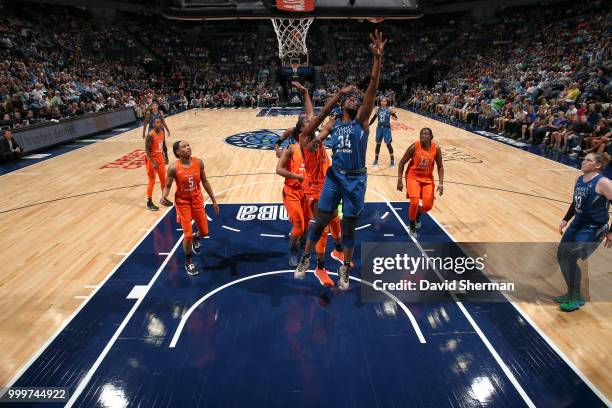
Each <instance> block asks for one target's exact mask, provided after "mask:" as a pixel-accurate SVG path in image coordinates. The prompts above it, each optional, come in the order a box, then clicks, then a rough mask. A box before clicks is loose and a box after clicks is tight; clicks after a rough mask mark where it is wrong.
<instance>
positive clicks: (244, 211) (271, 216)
mask: <svg viewBox="0 0 612 408" xmlns="http://www.w3.org/2000/svg"><path fill="white" fill-rule="evenodd" d="M236 219H237V220H238V221H253V220H254V219H258V220H260V221H275V220H277V219H279V220H284V221H289V217H288V216H287V209H285V206H284V205H261V206H258V205H241V206H240V209H239V210H238V215H236Z"/></svg>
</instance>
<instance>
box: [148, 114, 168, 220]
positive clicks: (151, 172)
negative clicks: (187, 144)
mask: <svg viewBox="0 0 612 408" xmlns="http://www.w3.org/2000/svg"><path fill="white" fill-rule="evenodd" d="M145 152H146V154H147V156H146V168H147V176H148V177H149V184H148V185H147V209H149V210H151V211H157V210H159V207H158V206H156V205H155V204H153V187H154V186H155V174H156V173H157V175H158V176H159V181H160V186H161V189H162V191H164V185H165V184H166V164H168V148H167V147H166V136H165V134H164V131H163V129H162V123H161V120H160V119H155V121H154V122H153V129H151V131H149V134H148V135H147V138H146V139H145Z"/></svg>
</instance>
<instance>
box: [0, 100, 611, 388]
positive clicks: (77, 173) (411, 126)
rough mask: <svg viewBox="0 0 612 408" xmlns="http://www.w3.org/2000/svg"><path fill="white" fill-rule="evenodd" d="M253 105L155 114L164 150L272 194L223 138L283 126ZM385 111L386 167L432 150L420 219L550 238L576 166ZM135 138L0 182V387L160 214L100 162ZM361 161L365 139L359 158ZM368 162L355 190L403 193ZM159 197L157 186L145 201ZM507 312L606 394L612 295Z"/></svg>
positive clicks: (502, 267)
mask: <svg viewBox="0 0 612 408" xmlns="http://www.w3.org/2000/svg"><path fill="white" fill-rule="evenodd" d="M256 113H257V111H256V110H251V109H245V110H233V109H231V110H199V111H187V112H183V113H181V114H178V115H175V116H172V117H170V118H168V119H167V122H168V124H169V126H170V129H171V134H170V137H169V139H168V142H169V144H172V143H173V142H174V141H176V140H178V139H184V140H187V141H189V142H190V143H191V146H192V149H193V152H194V155H195V156H197V157H200V158H203V159H204V163H205V166H206V172H207V174H208V177H209V178H210V182H211V185H212V187H213V189H214V191H215V192H221V191H223V190H225V189H229V188H230V187H232V186H236V185H243V184H250V185H248V186H245V187H242V188H240V189H232V190H229V191H227V192H225V193H222V194H220V195H219V196H218V201H219V202H220V203H252V202H281V201H282V200H281V195H280V192H281V188H282V182H283V181H282V179H281V178H280V177H279V176H277V175H276V174H275V166H276V160H277V159H276V157H275V155H274V152H273V151H264V150H255V149H252V150H249V149H245V148H238V147H235V146H231V145H229V144H227V143H226V142H225V138H226V137H228V136H230V135H233V134H237V133H240V132H247V131H252V130H256V129H280V128H287V127H290V126H293V125H294V123H295V120H296V118H295V117H291V116H289V117H282V116H277V117H271V116H268V117H256ZM398 113H399V121H400V122H401V123H402V124H404V125H406V126H407V127H408V128H405V130H401V129H400V130H395V131H394V132H393V137H394V143H393V144H394V148H395V152H396V157H397V161H399V158H400V157H401V155H402V154H403V152H404V151H405V149H406V148H407V147H408V145H409V144H410V143H412V142H413V141H414V140H416V138H417V136H418V130H419V129H420V128H422V127H425V126H427V127H430V128H432V129H433V132H434V135H435V140H436V141H437V142H438V143H440V145H441V147H442V150H443V152H444V155H445V163H444V165H445V170H446V183H445V194H444V196H443V197H442V198H440V199H437V200H436V202H435V205H434V209H433V210H432V213H431V214H432V215H433V216H434V217H435V218H436V219H437V220H438V222H439V223H440V224H441V225H442V226H443V227H444V228H445V229H446V230H447V232H448V233H449V234H450V235H451V236H452V237H453V238H454V239H455V240H457V241H459V242H474V243H487V242H558V240H559V238H560V237H559V234H558V232H557V226H558V224H559V221H560V219H561V218H562V216H563V215H564V214H565V211H566V209H567V206H568V205H569V201H570V198H571V195H572V188H573V183H574V181H575V179H576V177H577V176H578V175H579V174H580V172H579V171H578V170H576V169H571V168H569V167H567V166H565V165H562V164H559V163H557V162H554V161H551V160H548V159H545V158H543V157H539V156H536V155H533V154H530V153H527V152H523V151H521V150H519V149H516V148H514V147H511V146H507V145H504V144H501V143H499V142H496V141H493V140H489V139H486V138H484V137H481V136H478V135H475V134H473V133H470V132H467V131H464V130H461V129H457V128H455V127H452V126H449V125H446V124H443V123H439V122H437V121H434V120H431V119H428V118H425V117H423V116H420V115H416V114H414V113H411V112H407V111H403V110H399V112H398ZM141 134H142V129H141V128H139V129H135V130H131V131H129V132H125V133H122V134H120V135H118V136H116V137H113V138H110V139H107V140H104V141H101V142H98V143H95V144H92V145H89V146H87V147H84V148H81V149H78V150H75V151H72V152H70V153H67V154H64V155H62V156H59V157H56V158H53V159H50V160H47V161H43V162H41V163H38V164H35V165H33V166H30V167H27V168H25V169H22V170H19V171H16V172H13V173H10V174H7V175H5V176H2V177H0V246H1V247H2V255H1V257H0V265H1V267H0V268H1V271H2V272H1V273H0V310H2V311H3V312H2V314H1V315H0V349H2V350H3V353H2V354H1V355H0V383H2V384H5V383H7V382H8V381H9V380H10V379H11V378H12V377H13V376H14V375H15V373H16V372H17V371H18V370H19V369H20V368H21V367H22V366H23V365H24V364H25V363H26V362H27V361H28V360H29V359H30V358H31V357H32V355H33V354H34V353H36V351H37V350H38V349H39V348H40V347H41V346H42V345H43V344H44V343H45V342H46V341H47V340H48V339H49V338H50V336H52V335H53V333H54V332H55V331H56V330H57V329H58V328H59V327H60V325H61V324H62V323H63V322H64V321H65V320H66V319H67V318H69V317H70V316H71V315H72V314H73V313H74V312H75V310H76V309H77V308H78V307H79V305H80V304H82V302H85V301H86V298H87V296H89V295H90V293H91V292H92V291H93V290H94V289H95V287H96V285H97V284H99V283H100V282H101V281H102V280H103V279H104V277H105V276H106V275H108V274H109V272H111V271H112V270H113V268H114V267H115V266H116V265H117V263H118V262H119V261H120V260H121V259H122V257H123V256H124V255H123V254H125V253H126V252H128V251H129V249H130V248H131V247H132V246H133V245H134V244H135V243H137V242H138V241H139V240H140V239H141V238H142V237H143V236H144V235H145V234H147V232H148V230H149V229H150V228H151V227H152V226H153V225H154V224H155V223H156V221H157V220H158V219H159V218H160V217H161V216H162V214H163V211H159V212H157V213H155V212H150V211H147V210H146V209H145V202H146V200H145V196H146V193H145V192H146V175H145V170H144V167H140V168H136V169H124V168H121V167H116V168H103V167H104V166H105V165H107V164H108V163H111V162H113V161H115V160H117V159H119V158H121V157H123V156H125V155H127V154H129V153H130V152H133V151H135V150H138V149H142V148H143V141H142V139H141ZM373 155H374V140H373V137H371V138H370V146H369V148H368V162H369V163H371V161H372V159H373ZM381 162H382V164H383V165H381V166H380V167H377V168H370V169H369V178H368V189H369V190H370V191H375V192H378V193H379V194H382V195H383V196H385V197H386V198H387V199H389V200H391V201H399V200H404V199H405V195H404V193H400V192H398V191H397V190H396V189H395V186H396V174H397V173H396V172H397V169H396V168H389V166H388V165H387V164H388V153H387V152H386V150H385V148H384V147H383V149H382V152H381ZM258 182H266V183H258ZM253 183H258V184H253ZM159 197H160V190H159V188H158V187H157V186H156V189H155V191H154V200H156V201H157V200H158V199H159ZM366 199H367V200H371V201H379V200H380V196H379V195H376V194H374V193H371V192H370V193H368V195H367V197H366ZM402 215H403V216H404V217H406V214H402ZM479 245H482V244H479ZM601 250H602V248H600V249H599V250H598V251H601ZM549 255H550V254H549ZM518 259H524V254H520V253H514V254H512V253H509V254H508V260H510V261H507V262H506V263H504V262H500V263H498V264H497V265H492V267H493V268H494V270H495V275H496V277H502V278H504V277H505V278H512V277H513V276H514V277H516V275H513V271H514V269H515V268H514V267H513V266H516V263H514V260H518ZM522 278H524V279H530V277H524V276H523V277H522ZM531 278H532V279H533V284H534V286H537V287H538V289H539V290H540V291H541V292H544V293H550V294H551V295H555V294H557V293H562V291H563V289H564V286H563V283H562V279H561V276H560V274H559V276H555V277H547V278H546V279H542V278H541V277H538V276H534V277H531ZM518 306H519V307H520V308H521V309H522V310H523V311H524V312H525V313H526V314H527V315H528V316H529V317H530V318H531V320H533V322H535V323H536V324H537V326H538V327H539V328H540V329H541V330H542V331H543V332H544V333H545V334H546V335H547V336H548V337H549V338H550V339H551V340H552V341H553V342H554V343H555V345H556V346H557V347H558V348H559V349H560V350H561V351H562V352H563V353H564V354H565V355H567V356H568V357H569V359H570V360H571V361H572V362H573V363H574V364H575V365H576V366H577V367H578V368H579V369H580V370H581V371H582V372H583V373H584V374H585V375H586V376H587V377H588V378H589V379H590V380H591V381H592V382H593V383H594V384H595V385H596V386H597V387H598V388H599V389H600V390H601V391H602V392H603V394H605V395H606V396H607V397H608V398H610V397H612V378H611V374H610V370H609V367H610V366H611V365H612V350H611V348H610V344H612V321H611V319H610V315H611V312H612V304H611V303H604V302H593V303H589V304H588V305H587V306H586V307H584V308H583V309H581V310H579V311H577V312H573V313H571V314H563V313H561V312H560V311H558V308H557V306H556V305H554V304H552V303H541V304H536V303H527V302H518Z"/></svg>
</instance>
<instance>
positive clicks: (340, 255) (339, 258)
mask: <svg viewBox="0 0 612 408" xmlns="http://www.w3.org/2000/svg"><path fill="white" fill-rule="evenodd" d="M331 257H332V258H333V259H335V260H336V261H338V262H340V263H341V264H342V265H344V252H342V251H336V250H335V249H334V250H333V251H332V253H331ZM354 267H355V264H354V263H353V261H351V268H354Z"/></svg>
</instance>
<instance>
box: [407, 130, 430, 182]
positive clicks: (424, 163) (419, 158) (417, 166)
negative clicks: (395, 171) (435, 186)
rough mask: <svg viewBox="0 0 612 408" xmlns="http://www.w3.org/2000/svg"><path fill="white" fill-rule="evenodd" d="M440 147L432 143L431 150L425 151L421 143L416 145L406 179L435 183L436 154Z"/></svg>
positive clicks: (418, 142)
mask: <svg viewBox="0 0 612 408" xmlns="http://www.w3.org/2000/svg"><path fill="white" fill-rule="evenodd" d="M437 151H438V145H436V143H434V142H431V145H430V146H429V149H427V150H425V149H424V148H423V146H421V141H420V140H419V141H417V142H416V143H415V144H414V152H413V154H412V161H411V162H410V165H409V166H408V170H407V171H406V177H409V178H413V179H416V180H419V181H433V169H434V164H435V163H436V153H437Z"/></svg>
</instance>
